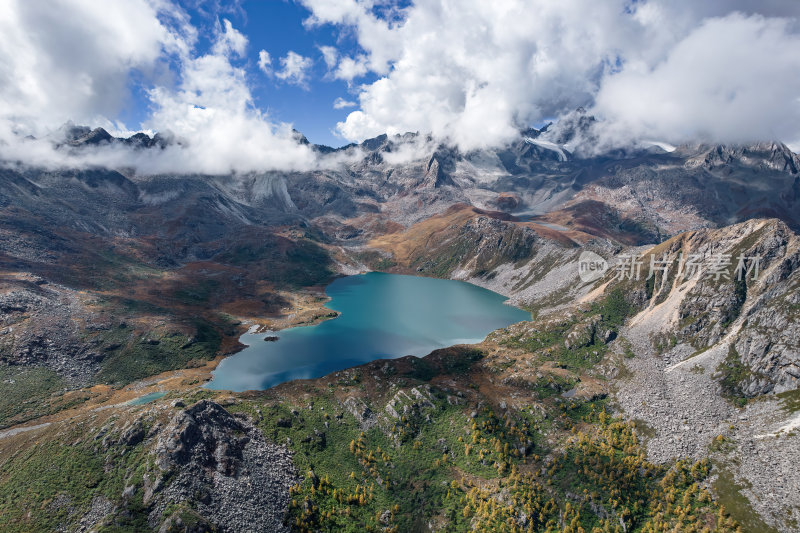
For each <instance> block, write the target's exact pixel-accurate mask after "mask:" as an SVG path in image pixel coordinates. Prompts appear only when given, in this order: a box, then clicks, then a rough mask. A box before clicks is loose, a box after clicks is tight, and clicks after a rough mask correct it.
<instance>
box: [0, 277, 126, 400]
mask: <svg viewBox="0 0 800 533" xmlns="http://www.w3.org/2000/svg"><path fill="white" fill-rule="evenodd" d="M108 327H110V326H109V325H108V324H106V323H105V321H104V320H103V319H102V317H99V316H95V315H94V314H93V313H91V312H90V311H88V310H87V309H86V307H85V306H84V305H83V304H82V303H81V301H80V298H79V297H78V294H77V292H76V291H73V290H71V289H68V288H66V287H64V286H61V285H57V284H53V283H45V281H44V280H43V279H42V278H39V277H37V276H21V277H19V278H16V279H15V278H8V279H5V280H1V281H0V364H4V365H21V366H43V367H47V368H49V369H51V370H53V371H55V372H57V373H58V374H60V375H62V376H63V377H65V378H66V379H67V381H68V382H69V383H71V384H72V385H78V386H80V385H85V384H87V383H89V382H90V381H91V379H92V377H93V375H94V373H95V372H96V371H97V368H98V362H99V361H101V360H102V359H103V357H104V352H103V350H102V347H100V346H96V345H93V344H91V343H87V342H86V341H85V340H84V339H83V338H82V337H81V328H86V329H103V328H108Z"/></svg>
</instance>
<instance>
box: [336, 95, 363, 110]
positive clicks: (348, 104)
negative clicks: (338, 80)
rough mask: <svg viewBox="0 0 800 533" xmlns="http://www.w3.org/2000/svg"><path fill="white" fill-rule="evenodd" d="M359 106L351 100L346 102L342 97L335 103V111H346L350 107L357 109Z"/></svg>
mask: <svg viewBox="0 0 800 533" xmlns="http://www.w3.org/2000/svg"><path fill="white" fill-rule="evenodd" d="M357 105H358V104H357V103H355V102H351V101H350V100H345V99H344V98H342V97H341V96H340V97H339V98H337V99H336V100H334V101H333V108H334V109H345V108H348V107H355V106H357Z"/></svg>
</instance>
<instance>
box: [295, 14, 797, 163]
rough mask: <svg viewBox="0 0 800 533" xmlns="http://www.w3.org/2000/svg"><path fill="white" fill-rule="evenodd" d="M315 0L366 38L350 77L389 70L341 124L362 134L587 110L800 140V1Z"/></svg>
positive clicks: (316, 18)
mask: <svg viewBox="0 0 800 533" xmlns="http://www.w3.org/2000/svg"><path fill="white" fill-rule="evenodd" d="M302 2H303V4H304V5H305V6H306V7H307V8H308V9H309V10H310V11H311V16H310V17H309V19H308V20H307V22H306V23H307V24H308V25H325V24H330V25H333V26H335V27H337V28H340V29H341V30H342V31H344V32H347V33H348V34H352V35H354V36H355V37H356V39H357V41H358V44H359V46H360V49H361V51H362V53H361V54H360V55H353V57H351V58H349V59H350V62H349V63H348V64H346V65H345V67H344V68H342V64H343V63H344V60H341V61H340V62H339V68H341V73H340V75H339V77H341V78H342V79H347V80H354V79H357V78H358V77H360V76H363V75H364V74H366V73H368V72H372V73H374V74H377V75H378V76H379V77H378V79H377V80H376V81H374V82H371V83H367V84H364V85H362V86H361V88H360V93H359V95H358V96H359V101H360V109H358V110H355V111H353V112H352V113H351V114H350V115H349V116H348V117H347V119H346V120H345V121H343V122H341V123H339V124H338V126H337V129H338V130H339V132H340V133H341V134H342V135H343V136H344V137H345V138H347V139H349V140H360V139H363V138H366V137H370V136H373V135H376V134H379V133H383V132H388V133H390V134H391V133H402V132H405V131H428V132H432V133H433V134H434V135H436V136H438V137H440V138H449V139H450V140H452V141H454V142H456V143H458V144H459V145H460V146H462V147H464V148H474V147H480V146H487V145H496V144H499V143H502V142H504V141H507V140H508V139H510V138H512V137H513V136H515V135H516V134H517V131H518V129H519V128H520V127H525V126H528V125H531V124H535V123H538V122H541V121H543V120H547V119H552V118H555V117H558V116H559V115H561V114H563V113H567V112H569V111H571V110H573V109H575V108H576V107H578V106H585V107H587V108H588V109H589V111H590V112H592V113H594V114H595V115H597V116H598V118H600V119H601V120H603V121H604V125H603V129H602V131H603V132H604V133H606V134H607V137H606V138H605V140H606V141H607V142H627V140H629V139H630V138H631V137H634V136H637V135H646V136H647V137H648V138H650V137H653V136H654V135H655V136H659V137H660V138H663V139H664V140H665V141H670V142H682V141H686V140H694V139H698V138H699V139H708V140H718V141H744V140H755V139H763V138H768V137H769V138H774V137H780V138H782V139H785V140H792V139H798V138H800V121H798V120H797V118H798V112H799V110H798V98H799V97H800V70H798V68H797V62H798V58H800V45H799V44H798V25H799V23H798V16H800V2H780V1H778V0H767V1H756V0H750V1H747V0H707V1H704V2H696V1H693V0H669V1H668V0H640V1H638V2H631V1H630V0H607V1H603V2H597V1H596V0H560V1H559V2H552V1H549V0H498V1H496V2H485V1H482V0H461V1H459V2H452V1H451V0H416V1H415V2H413V3H412V4H411V5H410V6H408V7H405V8H394V9H392V8H389V11H390V13H389V16H380V15H379V14H378V13H379V10H377V9H376V3H375V2H374V1H372V0H341V1H339V0H337V1H334V0H302ZM356 58H358V59H356ZM337 74H339V71H338V70H337ZM626 136H627V137H628V139H626V138H625V137H626Z"/></svg>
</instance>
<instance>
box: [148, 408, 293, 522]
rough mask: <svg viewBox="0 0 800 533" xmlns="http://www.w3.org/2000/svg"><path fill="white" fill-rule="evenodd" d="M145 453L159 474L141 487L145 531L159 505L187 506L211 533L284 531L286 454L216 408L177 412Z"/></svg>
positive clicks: (289, 480)
mask: <svg viewBox="0 0 800 533" xmlns="http://www.w3.org/2000/svg"><path fill="white" fill-rule="evenodd" d="M153 453H154V455H155V460H156V465H157V468H158V470H159V471H160V473H161V475H160V477H158V478H157V479H152V478H148V479H147V480H146V483H145V487H144V491H145V493H144V500H145V504H149V505H151V506H152V510H151V512H150V522H151V526H153V527H157V526H158V524H160V523H161V521H162V520H163V519H164V518H166V517H163V516H162V513H163V512H164V509H165V508H166V506H167V505H169V504H179V503H181V502H192V506H193V507H194V509H195V510H196V511H197V512H198V513H199V514H200V515H201V516H202V517H204V518H205V519H206V520H207V522H208V525H209V526H211V527H213V528H214V529H215V530H218V531H230V532H278V531H288V528H287V527H285V526H284V524H283V519H284V516H285V514H286V512H287V510H288V507H289V487H291V486H292V485H294V484H295V483H297V481H298V479H297V476H296V473H295V469H294V465H293V464H292V460H291V455H290V453H289V451H288V450H287V449H286V448H285V447H283V446H276V445H274V444H270V443H268V442H266V441H265V440H264V437H263V435H262V434H261V432H260V431H258V430H257V429H256V428H254V427H253V426H252V425H250V424H249V423H248V422H246V421H244V420H241V419H239V418H236V417H234V416H232V415H231V414H230V413H229V412H228V411H226V410H225V409H224V408H222V407H221V406H220V405H219V404H217V403H214V402H211V401H207V400H202V401H200V402H198V403H196V404H195V405H193V406H191V407H189V408H187V409H185V410H183V411H181V412H179V413H178V414H177V415H175V416H174V417H173V419H172V420H171V421H170V423H169V424H168V425H167V426H166V427H164V428H163V430H161V431H160V433H159V436H158V440H157V442H156V444H155V446H154V448H153ZM164 485H166V486H164Z"/></svg>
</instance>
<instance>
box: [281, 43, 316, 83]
mask: <svg viewBox="0 0 800 533" xmlns="http://www.w3.org/2000/svg"><path fill="white" fill-rule="evenodd" d="M280 61H281V67H282V68H281V70H278V71H276V72H275V77H276V78H278V79H280V80H283V81H285V82H286V83H291V84H293V85H298V86H300V87H303V88H306V89H307V88H308V70H309V69H310V68H311V67H312V66H314V60H313V59H311V58H310V57H305V56H301V55H300V54H298V53H297V52H295V51H293V50H290V51H289V53H287V54H286V56H284V57H282V58H281V60H280Z"/></svg>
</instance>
